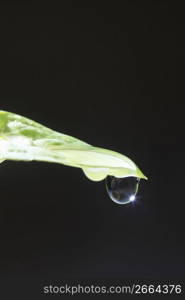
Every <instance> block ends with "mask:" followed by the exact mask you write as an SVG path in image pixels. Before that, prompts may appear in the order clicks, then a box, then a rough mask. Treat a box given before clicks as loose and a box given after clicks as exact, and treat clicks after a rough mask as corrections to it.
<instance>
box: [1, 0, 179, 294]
mask: <svg viewBox="0 0 185 300" xmlns="http://www.w3.org/2000/svg"><path fill="white" fill-rule="evenodd" d="M174 3H175V2H173V4H172V2H170V1H158V2H157V1H146V2H145V1H121V2H119V1H110V2H108V1H97V2H96V1H73V2H72V1H61V2H58V3H57V2H51V3H50V5H47V4H45V5H43V6H39V5H38V3H37V4H33V3H31V2H29V3H25V2H23V3H21V2H19V3H18V2H17V3H15V2H4V3H2V2H1V5H0V23H1V25H0V28H1V29H0V108H1V109H3V110H7V111H11V112H15V113H18V114H21V115H24V116H26V117H28V118H31V119H33V120H35V121H38V122H40V123H42V124H43V125H46V126H48V127H50V128H52V129H55V130H57V131H60V132H62V133H65V134H69V135H72V136H74V137H77V138H79V139H82V140H84V141H86V142H88V143H90V144H92V145H95V146H99V147H104V148H108V149H112V150H115V151H118V152H121V153H123V154H125V155H127V156H129V157H130V158H131V159H133V160H134V161H135V162H136V163H137V164H138V165H139V167H140V168H141V170H142V171H143V172H144V174H145V175H146V176H148V178H149V180H148V181H147V182H146V181H142V183H141V185H140V189H139V194H138V197H137V201H136V202H135V203H134V204H131V205H123V206H120V205H116V204H115V203H113V202H112V201H111V200H110V199H109V197H108V195H107V194H106V190H105V185H104V182H103V181H102V182H98V183H95V182H91V181H89V180H88V179H87V178H86V177H85V176H84V174H83V173H82V172H81V170H79V169H75V168H69V167H65V166H62V165H57V164H49V163H41V162H40V163H38V162H32V163H23V162H9V161H7V162H4V163H3V164H1V166H0V176H1V180H0V285H2V287H1V293H3V292H2V288H3V287H4V288H5V293H6V294H5V295H4V298H3V299H9V298H8V295H9V294H11V295H14V296H15V298H16V297H18V296H19V297H20V296H21V295H26V293H27V298H24V299H28V296H29V295H31V294H32V293H34V292H33V291H34V290H35V298H34V299H40V297H41V290H42V286H44V285H47V284H49V283H54V282H56V281H58V282H60V283H61V282H64V281H66V280H69V279H73V280H76V281H78V280H79V279H80V278H82V279H91V278H94V279H104V278H110V279H111V278H112V279H116V278H121V279H125V278H127V279H128V278H138V279H140V278H144V279H145V278H146V279H154V280H158V282H160V279H161V280H166V279H170V280H172V281H173V279H184V278H185V268H184V267H185V254H184V250H185V238H184V226H185V217H184V208H185V206H184V201H185V197H184V96H185V92H184V79H185V76H184V71H185V48H184V47H185V40H184V37H185V26H184V23H185V20H184V11H183V7H180V6H178V4H177V3H179V2H178V1H177V2H176V4H174ZM39 289H40V290H39ZM36 290H37V291H36ZM3 291H4V289H3ZM6 297H7V298H6ZM19 299H20V298H19ZM21 299H22V298H21ZM32 299H33V298H32Z"/></svg>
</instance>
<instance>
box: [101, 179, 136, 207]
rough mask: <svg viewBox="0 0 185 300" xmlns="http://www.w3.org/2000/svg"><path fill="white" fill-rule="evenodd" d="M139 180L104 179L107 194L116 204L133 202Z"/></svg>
mask: <svg viewBox="0 0 185 300" xmlns="http://www.w3.org/2000/svg"><path fill="white" fill-rule="evenodd" d="M139 180H140V179H139V178H137V177H125V178H116V177H114V176H107V177H106V179H105V183H106V189H107V193H108V194H109V196H110V198H111V199H112V200H113V201H114V202H116V203H118V204H126V203H129V202H133V201H134V200H135V196H136V194H137V191H138V186H139Z"/></svg>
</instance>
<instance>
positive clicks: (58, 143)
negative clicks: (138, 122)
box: [0, 110, 147, 181]
mask: <svg viewBox="0 0 185 300" xmlns="http://www.w3.org/2000/svg"><path fill="white" fill-rule="evenodd" d="M4 160H23V161H32V160H37V161H47V162H54V163H60V164H64V165H67V166H71V167H77V168H81V169H82V170H83V171H84V173H85V175H86V176H87V177H88V178H89V179H91V180H94V181H99V180H102V179H104V178H105V177H106V176H107V175H112V176H115V177H128V176H135V177H138V178H144V179H147V178H146V176H145V175H144V174H143V173H142V172H141V171H140V170H139V168H138V167H137V166H136V165H135V163H134V162H133V161H132V160H130V159H129V158H128V157H126V156H124V155H122V154H119V153H117V152H114V151H111V150H107V149H102V148H98V147H93V146H91V145H89V144H87V143H85V142H83V141H81V140H79V139H76V138H74V137H71V136H69V135H65V134H62V133H59V132H56V131H54V130H51V129H49V128H47V127H45V126H43V125H41V124H39V123H36V122H34V121H32V120H30V119H27V118H25V117H22V116H20V115H17V114H14V113H10V112H6V111H2V110H1V111H0V162H2V161H4Z"/></svg>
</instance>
